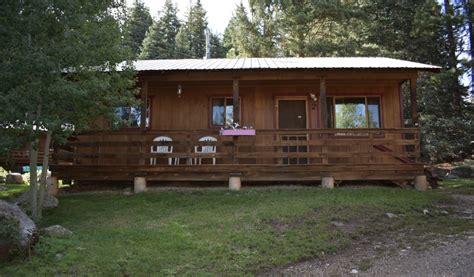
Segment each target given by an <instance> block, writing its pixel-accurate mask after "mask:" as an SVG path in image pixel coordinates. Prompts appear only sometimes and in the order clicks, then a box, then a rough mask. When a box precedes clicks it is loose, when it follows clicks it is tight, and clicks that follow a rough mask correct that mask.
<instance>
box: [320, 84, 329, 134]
mask: <svg viewBox="0 0 474 277" xmlns="http://www.w3.org/2000/svg"><path fill="white" fill-rule="evenodd" d="M319 118H320V120H321V125H320V126H321V128H324V129H326V128H328V107H327V104H326V77H321V78H320V79H319Z"/></svg>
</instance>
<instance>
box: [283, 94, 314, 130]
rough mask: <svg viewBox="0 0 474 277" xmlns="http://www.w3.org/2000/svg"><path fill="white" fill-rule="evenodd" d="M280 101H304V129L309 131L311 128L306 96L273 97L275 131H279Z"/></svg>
mask: <svg viewBox="0 0 474 277" xmlns="http://www.w3.org/2000/svg"><path fill="white" fill-rule="evenodd" d="M280 100H304V101H305V105H304V106H305V109H306V111H305V116H306V128H305V129H309V126H311V124H310V123H311V122H310V120H311V119H310V117H309V109H308V96H275V124H274V126H276V129H280V116H279V103H280Z"/></svg>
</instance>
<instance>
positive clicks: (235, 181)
mask: <svg viewBox="0 0 474 277" xmlns="http://www.w3.org/2000/svg"><path fill="white" fill-rule="evenodd" d="M241 175H242V174H240V173H231V174H230V176H229V189H230V190H234V191H238V190H240V189H241V188H242V182H241V179H240V176H241Z"/></svg>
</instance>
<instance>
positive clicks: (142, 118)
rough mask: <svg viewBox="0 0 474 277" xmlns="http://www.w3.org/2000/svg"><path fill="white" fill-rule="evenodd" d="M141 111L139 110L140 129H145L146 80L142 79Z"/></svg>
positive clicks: (146, 105)
mask: <svg viewBox="0 0 474 277" xmlns="http://www.w3.org/2000/svg"><path fill="white" fill-rule="evenodd" d="M141 100H142V104H141V111H140V130H142V131H145V130H146V118H147V107H148V103H147V102H148V81H147V80H144V81H142V88H141Z"/></svg>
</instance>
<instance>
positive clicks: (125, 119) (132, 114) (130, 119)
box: [113, 99, 151, 128]
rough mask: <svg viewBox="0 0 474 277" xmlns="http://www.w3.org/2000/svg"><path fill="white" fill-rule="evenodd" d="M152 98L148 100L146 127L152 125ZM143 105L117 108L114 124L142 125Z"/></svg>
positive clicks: (123, 126) (119, 126)
mask: <svg viewBox="0 0 474 277" xmlns="http://www.w3.org/2000/svg"><path fill="white" fill-rule="evenodd" d="M150 102H151V101H150V100H149V99H148V100H147V110H146V111H147V115H146V127H147V128H148V127H149V126H150ZM140 122H141V107H140V106H139V105H138V106H122V107H118V108H116V109H115V120H114V123H113V125H114V126H115V127H118V128H126V127H140Z"/></svg>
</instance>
